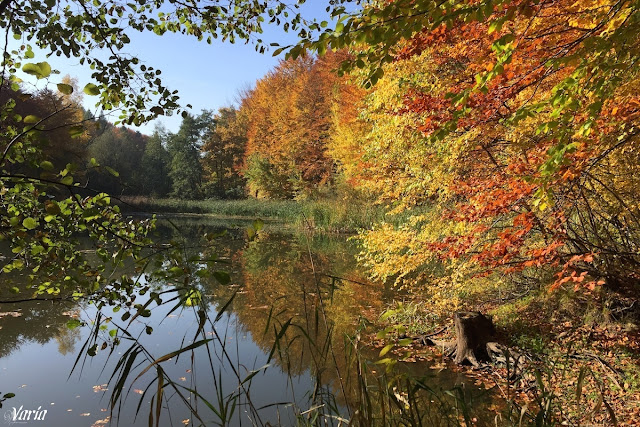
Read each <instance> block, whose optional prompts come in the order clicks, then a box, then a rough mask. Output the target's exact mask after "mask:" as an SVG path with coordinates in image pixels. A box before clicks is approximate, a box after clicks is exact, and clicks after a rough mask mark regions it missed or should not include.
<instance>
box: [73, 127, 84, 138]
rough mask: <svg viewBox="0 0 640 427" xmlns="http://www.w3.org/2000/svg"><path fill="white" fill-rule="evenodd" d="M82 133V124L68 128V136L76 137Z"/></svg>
mask: <svg viewBox="0 0 640 427" xmlns="http://www.w3.org/2000/svg"><path fill="white" fill-rule="evenodd" d="M83 133H84V126H82V125H75V126H71V127H70V128H69V136H70V137H71V138H77V137H79V136H81V135H82V134H83Z"/></svg>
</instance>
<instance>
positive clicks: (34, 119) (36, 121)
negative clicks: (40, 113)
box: [22, 114, 40, 124]
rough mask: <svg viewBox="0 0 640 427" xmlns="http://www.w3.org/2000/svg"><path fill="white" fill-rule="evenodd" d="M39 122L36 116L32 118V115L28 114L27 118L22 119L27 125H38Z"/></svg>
mask: <svg viewBox="0 0 640 427" xmlns="http://www.w3.org/2000/svg"><path fill="white" fill-rule="evenodd" d="M39 120H40V119H39V118H38V117H37V116H34V115H33V114H29V115H28V116H27V117H25V118H24V119H22V121H23V122H25V123H28V124H32V123H38V121H39Z"/></svg>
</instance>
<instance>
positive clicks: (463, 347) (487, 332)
mask: <svg viewBox="0 0 640 427" xmlns="http://www.w3.org/2000/svg"><path fill="white" fill-rule="evenodd" d="M453 319H454V322H455V328H456V346H455V351H454V352H453V354H454V355H455V357H454V361H455V362H456V363H458V364H463V363H465V362H468V363H470V364H472V365H474V366H478V364H479V361H488V360H490V358H489V355H488V354H487V343H488V342H490V341H491V338H492V337H493V335H494V334H495V328H494V326H493V321H492V320H491V319H490V318H488V317H485V316H484V315H483V314H482V313H480V312H477V311H459V312H457V313H455V315H454V316H453Z"/></svg>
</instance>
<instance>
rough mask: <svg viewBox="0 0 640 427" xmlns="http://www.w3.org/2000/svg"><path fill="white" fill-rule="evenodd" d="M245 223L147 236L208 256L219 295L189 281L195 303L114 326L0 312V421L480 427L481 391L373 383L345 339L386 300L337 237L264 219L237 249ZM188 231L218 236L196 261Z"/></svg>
mask: <svg viewBox="0 0 640 427" xmlns="http://www.w3.org/2000/svg"><path fill="white" fill-rule="evenodd" d="M249 224H250V222H245V221H242V220H226V221H221V220H212V219H206V218H200V219H195V218H194V219H181V220H178V219H175V220H173V221H172V224H169V223H167V222H165V221H160V222H159V226H158V237H159V238H160V239H163V240H167V241H168V240H171V239H173V240H177V241H180V242H181V244H182V246H183V247H184V249H183V250H184V256H185V257H192V258H193V257H194V255H195V258H197V257H198V256H200V257H202V256H205V254H206V256H207V257H211V256H212V255H211V254H212V253H215V256H216V257H217V258H216V259H217V261H218V262H219V263H220V268H221V269H223V270H225V271H227V272H228V273H229V277H230V283H228V284H225V285H222V284H220V283H219V282H218V281H217V280H215V278H210V277H206V278H201V279H199V282H198V289H199V290H200V296H199V298H200V299H198V301H197V302H198V303H195V302H192V303H190V299H188V298H182V299H178V300H176V301H177V304H176V303H174V302H171V301H163V302H164V303H163V304H162V305H157V304H153V305H150V306H149V308H150V312H149V313H148V314H147V315H146V316H147V317H143V316H137V317H136V316H132V317H131V318H128V319H124V320H123V319H122V317H121V316H122V312H118V313H114V312H113V310H112V309H111V308H110V307H108V306H107V307H104V308H102V309H101V310H98V309H97V308H96V306H95V305H94V304H91V303H90V302H88V301H71V300H69V301H54V302H52V301H36V302H24V303H11V304H9V303H4V304H0V392H1V393H9V392H10V393H15V397H13V398H11V399H9V400H7V401H5V402H4V403H3V408H2V409H0V413H1V414H2V415H3V416H4V417H5V418H4V420H5V421H7V422H9V423H11V422H12V421H11V420H12V417H15V416H16V414H19V413H22V417H23V418H25V417H27V416H29V417H30V419H29V420H28V421H27V422H26V425H42V426H48V427H49V426H50V427H58V426H60V427H62V426H65V427H66V426H101V425H108V424H109V423H112V425H116V424H119V425H124V426H134V425H149V424H150V419H151V420H152V421H151V422H152V423H153V424H154V425H155V424H156V423H158V425H161V426H169V425H172V426H181V425H202V424H205V425H247V426H249V425H340V424H345V423H346V420H348V419H353V420H355V424H367V423H370V422H371V420H374V421H375V424H379V425H384V424H392V423H396V421H402V420H405V424H406V423H408V424H411V423H412V421H411V420H417V421H419V422H420V423H422V424H423V425H457V424H464V422H465V418H466V419H467V421H469V420H470V421H469V422H471V423H472V424H474V425H485V424H486V425H488V424H493V416H494V415H495V414H493V413H492V412H491V411H489V410H488V409H487V408H488V407H489V406H490V405H492V404H493V399H492V396H491V394H490V393H488V392H486V391H485V390H484V388H483V387H476V386H474V385H473V382H472V381H470V380H469V379H468V378H467V377H465V376H464V375H461V374H458V373H455V372H452V371H451V370H448V369H444V370H443V369H433V368H434V366H432V365H430V364H428V363H424V362H423V363H402V362H400V363H397V364H396V365H395V366H394V367H393V368H391V367H390V369H389V371H388V372H386V369H385V365H382V364H376V362H377V361H378V359H379V357H378V352H379V349H371V348H367V347H366V346H365V345H364V343H363V342H361V341H359V340H358V336H359V333H358V331H360V330H361V328H363V327H365V326H367V324H368V321H369V320H372V319H375V318H376V317H377V316H379V315H380V313H382V312H383V311H384V309H385V307H387V305H388V304H389V303H390V302H391V301H392V300H393V298H394V297H395V298H398V297H399V294H398V292H397V290H394V289H391V288H389V287H388V286H384V285H381V284H375V283H370V282H369V281H368V280H367V278H366V275H365V274H363V272H362V271H360V270H359V268H358V267H357V263H356V259H355V257H356V253H357V247H356V244H355V243H354V242H353V241H351V240H350V239H348V237H347V236H343V235H327V234H318V233H302V232H299V231H295V230H291V229H287V228H286V227H284V226H282V225H281V224H277V223H268V224H266V225H265V227H264V229H263V230H262V231H261V232H260V233H259V235H258V237H257V238H255V239H253V240H252V241H249V240H248V238H247V233H246V231H245V229H246V227H247V225H249ZM204 233H209V234H220V237H217V238H216V239H214V240H213V241H212V244H211V246H210V247H208V248H206V249H203V248H202V247H199V246H198V245H197V244H195V243H194V242H197V241H198V239H199V237H200V236H202V235H203V234H204ZM195 258H194V259H195ZM138 280H140V281H142V283H141V284H142V285H143V291H142V292H140V293H144V294H145V295H138V298H139V300H144V298H146V295H148V294H147V293H151V292H155V293H156V294H157V295H162V296H163V297H164V296H165V295H167V300H168V299H169V298H168V296H169V295H172V294H170V293H167V294H163V291H166V290H168V289H171V288H172V286H174V285H175V283H173V282H172V281H171V279H166V280H164V281H162V280H157V279H151V278H145V277H144V276H142V277H139V278H138ZM0 286H1V285H0ZM2 295H4V296H5V297H6V296H7V295H8V294H7V293H6V292H3V293H2ZM7 299H8V297H7ZM195 299H196V298H195V297H194V300H195ZM202 307H204V310H206V316H204V315H203V313H202V312H201V309H202ZM367 319H368V320H367ZM96 322H97V323H96ZM368 328H371V326H368ZM368 330H371V329H368ZM111 331H114V332H111ZM362 335H364V332H363V333H362ZM94 346H95V348H94V351H91V349H92V347H94ZM185 348H186V349H187V350H185V351H182V352H177V351H178V350H179V349H185ZM88 351H89V352H91V353H92V354H93V353H94V352H95V355H93V356H89V355H88V354H87V352H88ZM154 361H155V363H154ZM392 381H395V382H393V384H394V385H393V386H387V384H392ZM404 385H406V389H403V386H404ZM114 392H116V393H118V394H119V397H120V398H119V399H116V400H115V404H114V406H113V408H112V407H111V399H112V396H113V393H114ZM158 396H161V399H160V405H158ZM21 408H22V412H20V411H21ZM25 411H34V412H31V413H30V415H27V413H26V412H25ZM45 411H46V412H45ZM19 416H20V415H18V417H19ZM158 416H159V420H158ZM2 422H3V421H2V419H0V424H2Z"/></svg>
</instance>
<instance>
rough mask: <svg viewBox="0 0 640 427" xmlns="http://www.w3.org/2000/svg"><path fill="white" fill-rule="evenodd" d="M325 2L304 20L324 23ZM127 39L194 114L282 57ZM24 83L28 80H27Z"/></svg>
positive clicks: (174, 121)
mask: <svg viewBox="0 0 640 427" xmlns="http://www.w3.org/2000/svg"><path fill="white" fill-rule="evenodd" d="M327 3H328V1H327V0H309V1H308V2H307V4H305V5H304V6H303V9H302V11H303V16H305V17H306V18H311V17H316V18H318V19H326V12H325V8H326V5H327ZM129 36H130V37H131V44H130V45H129V46H128V47H127V48H126V53H130V54H133V55H135V56H137V57H138V58H140V60H141V61H142V62H143V63H144V64H146V65H148V66H153V67H154V68H159V69H161V70H162V78H163V81H164V83H165V85H167V86H168V87H169V88H170V89H171V90H178V91H179V93H178V95H179V96H180V103H181V104H182V105H186V104H191V105H192V106H193V110H192V111H193V113H196V114H197V113H199V112H200V111H201V110H202V109H212V110H217V109H218V108H220V107H223V106H227V105H230V104H232V103H233V102H234V100H235V99H236V94H237V93H238V91H239V90H240V89H242V88H244V87H247V86H252V85H253V84H254V83H255V81H256V80H257V79H259V78H261V77H262V76H264V75H265V74H266V73H267V72H268V71H269V70H270V69H272V68H273V67H274V66H275V65H276V64H277V63H278V61H279V59H280V58H274V57H273V56H272V52H267V53H265V54H260V53H258V52H256V51H255V48H254V46H253V45H251V44H246V45H245V44H244V43H243V42H241V43H236V44H230V43H228V42H220V41H217V40H214V42H213V43H212V44H211V45H209V44H207V43H206V42H204V41H202V42H199V41H198V40H197V39H195V38H193V37H187V36H183V35H180V34H165V35H163V36H157V35H155V34H153V33H150V32H148V33H138V32H135V31H132V32H130V33H129ZM260 37H261V38H262V39H263V40H264V41H265V42H267V44H268V43H270V42H278V43H280V44H283V45H284V44H292V43H295V41H296V35H295V34H291V33H284V31H283V30H282V29H280V28H279V27H275V26H269V27H268V28H265V34H263V35H261V36H260ZM12 44H13V43H12ZM14 47H15V46H14ZM34 52H35V54H36V57H35V58H34V61H43V60H46V61H47V62H49V63H50V64H51V66H52V68H54V69H56V70H58V71H60V77H61V76H64V75H66V74H69V75H70V76H71V77H76V78H77V79H78V82H79V84H80V87H83V86H84V85H85V84H86V83H89V82H91V70H90V69H89V68H88V67H87V66H82V65H80V64H79V63H78V61H77V60H76V59H74V58H71V59H67V58H64V57H55V56H52V57H50V58H45V57H44V53H42V52H38V51H37V50H35V48H34ZM25 80H28V78H27V77H25ZM58 80H59V79H58V78H56V77H55V76H54V77H53V78H52V79H51V81H52V82H53V83H58ZM84 104H85V107H87V108H90V109H91V110H94V108H92V107H93V104H94V101H93V100H92V98H91V97H88V96H85V99H84ZM180 121H181V118H180V116H179V115H174V116H171V117H161V118H160V119H158V120H155V121H154V122H151V123H148V124H146V125H144V126H142V127H140V128H138V129H139V130H140V131H141V132H143V133H146V134H150V133H151V132H152V131H153V128H154V126H155V125H156V124H157V123H162V124H163V125H164V126H165V127H166V128H167V129H168V130H170V131H172V132H175V131H177V130H178V128H179V126H180Z"/></svg>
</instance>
